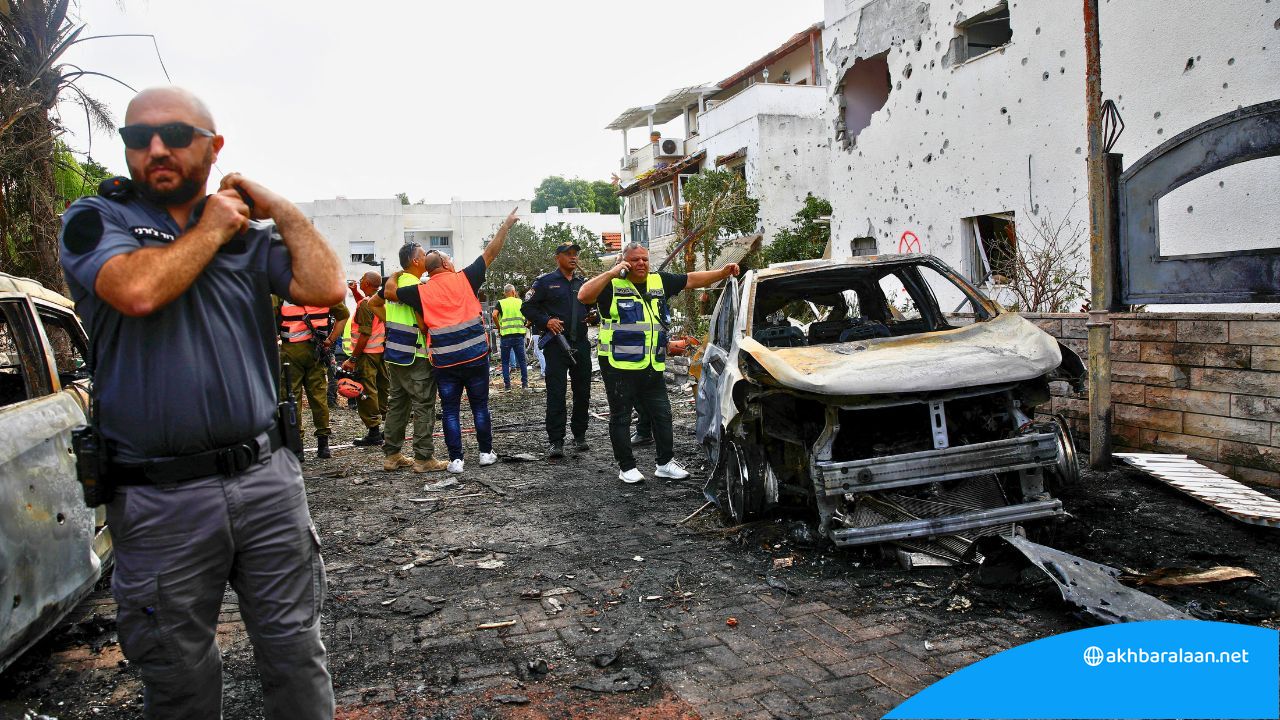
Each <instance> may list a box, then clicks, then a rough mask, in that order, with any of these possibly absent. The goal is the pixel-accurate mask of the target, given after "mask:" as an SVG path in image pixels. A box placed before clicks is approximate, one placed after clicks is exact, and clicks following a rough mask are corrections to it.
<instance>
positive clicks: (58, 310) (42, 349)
mask: <svg viewBox="0 0 1280 720" xmlns="http://www.w3.org/2000/svg"><path fill="white" fill-rule="evenodd" d="M87 357H88V340H87V339H86V336H85V332H84V328H83V327H81V325H80V321H79V320H78V319H77V318H76V315H75V311H74V307H73V305H72V303H71V301H70V300H68V299H67V298H65V297H63V296H62V295H59V294H58V293H56V292H53V291H51V290H49V289H48V288H45V287H44V286H42V285H40V284H39V283H37V282H35V281H32V280H28V279H25V278H19V277H14V276H12V275H7V274H4V273H0V671H3V670H4V669H5V668H6V667H8V666H9V664H10V663H12V662H13V661H14V660H15V659H17V658H18V656H20V655H21V654H22V653H23V652H24V651H26V650H27V649H28V648H30V647H31V646H32V645H34V644H35V643H36V642H37V641H38V640H39V639H40V638H41V637H43V636H44V635H45V634H46V633H48V632H49V630H51V629H52V628H53V627H54V626H56V625H57V624H58V622H59V621H60V620H61V619H62V618H63V617H64V616H65V615H66V614H67V613H68V612H70V611H71V610H72V609H73V608H74V607H75V606H76V604H78V603H79V602H80V601H81V600H82V599H83V598H84V597H85V596H86V595H88V594H89V593H90V592H92V590H93V588H94V585H96V584H97V582H98V580H99V579H100V578H101V577H102V573H103V572H104V570H105V569H106V568H107V567H108V566H109V564H110V560H111V535H110V533H109V532H108V530H107V528H106V526H105V512H104V508H102V507H98V508H90V507H87V506H86V505H85V502H84V497H83V494H82V491H81V487H80V484H79V482H77V480H76V458H75V455H74V454H73V452H72V444H71V433H72V430H73V429H74V428H76V427H78V426H81V425H84V424H85V416H86V412H87V409H88V406H89V394H88V382H89V372H88V367H87V366H86V359H87Z"/></svg>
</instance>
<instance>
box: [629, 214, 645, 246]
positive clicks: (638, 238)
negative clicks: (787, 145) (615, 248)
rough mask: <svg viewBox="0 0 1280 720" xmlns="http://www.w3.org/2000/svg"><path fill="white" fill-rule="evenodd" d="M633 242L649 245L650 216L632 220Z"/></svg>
mask: <svg viewBox="0 0 1280 720" xmlns="http://www.w3.org/2000/svg"><path fill="white" fill-rule="evenodd" d="M631 242H633V243H640V244H641V245H643V246H645V247H649V218H640V219H639V220H632V221H631Z"/></svg>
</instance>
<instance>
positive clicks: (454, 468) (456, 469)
mask: <svg viewBox="0 0 1280 720" xmlns="http://www.w3.org/2000/svg"><path fill="white" fill-rule="evenodd" d="M447 469H448V470H449V472H451V473H453V474H454V475H460V474H461V473H462V460H461V458H459V459H458V460H450V461H449V467H448V468H447Z"/></svg>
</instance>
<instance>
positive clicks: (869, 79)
mask: <svg viewBox="0 0 1280 720" xmlns="http://www.w3.org/2000/svg"><path fill="white" fill-rule="evenodd" d="M892 86H893V81H892V80H891V79H890V78H889V54H888V53H887V52H885V53H880V54H879V55H873V56H872V57H869V58H862V59H859V60H856V61H854V63H853V66H852V67H850V68H849V70H848V71H847V72H845V74H844V78H843V79H842V80H841V81H840V92H839V97H840V115H839V117H838V119H837V120H836V140H838V141H839V142H840V143H841V145H842V147H844V148H845V149H846V150H847V149H849V148H851V147H853V145H854V139H855V138H857V137H858V133H861V132H862V131H863V130H865V129H866V127H867V126H868V125H870V124H871V117H872V116H873V115H875V114H876V113H877V112H878V111H879V110H880V108H882V107H884V104H885V103H886V102H888V101H889V90H890V89H891V88H892Z"/></svg>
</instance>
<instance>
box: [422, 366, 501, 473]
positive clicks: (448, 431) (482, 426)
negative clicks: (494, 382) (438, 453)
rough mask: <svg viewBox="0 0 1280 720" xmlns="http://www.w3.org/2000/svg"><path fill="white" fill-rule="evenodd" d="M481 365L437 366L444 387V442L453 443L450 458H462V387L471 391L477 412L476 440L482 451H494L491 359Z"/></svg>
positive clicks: (470, 400) (468, 396) (472, 410)
mask: <svg viewBox="0 0 1280 720" xmlns="http://www.w3.org/2000/svg"><path fill="white" fill-rule="evenodd" d="M484 360H485V361H484V362H483V363H481V364H479V365H459V366H455V367H446V368H436V383H437V385H438V386H439V387H440V406H441V412H442V417H441V418H440V420H441V424H443V425H444V444H445V445H447V446H448V447H449V459H450V460H461V459H462V421H461V419H460V418H459V415H461V413H462V391H463V390H464V389H465V390H466V391H467V401H468V402H469V403H471V412H472V414H474V415H475V421H476V441H477V442H478V443H479V444H480V452H482V453H487V452H492V451H493V423H492V422H491V421H490V419H489V362H488V358H487V357H486V358H485V359H484Z"/></svg>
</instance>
